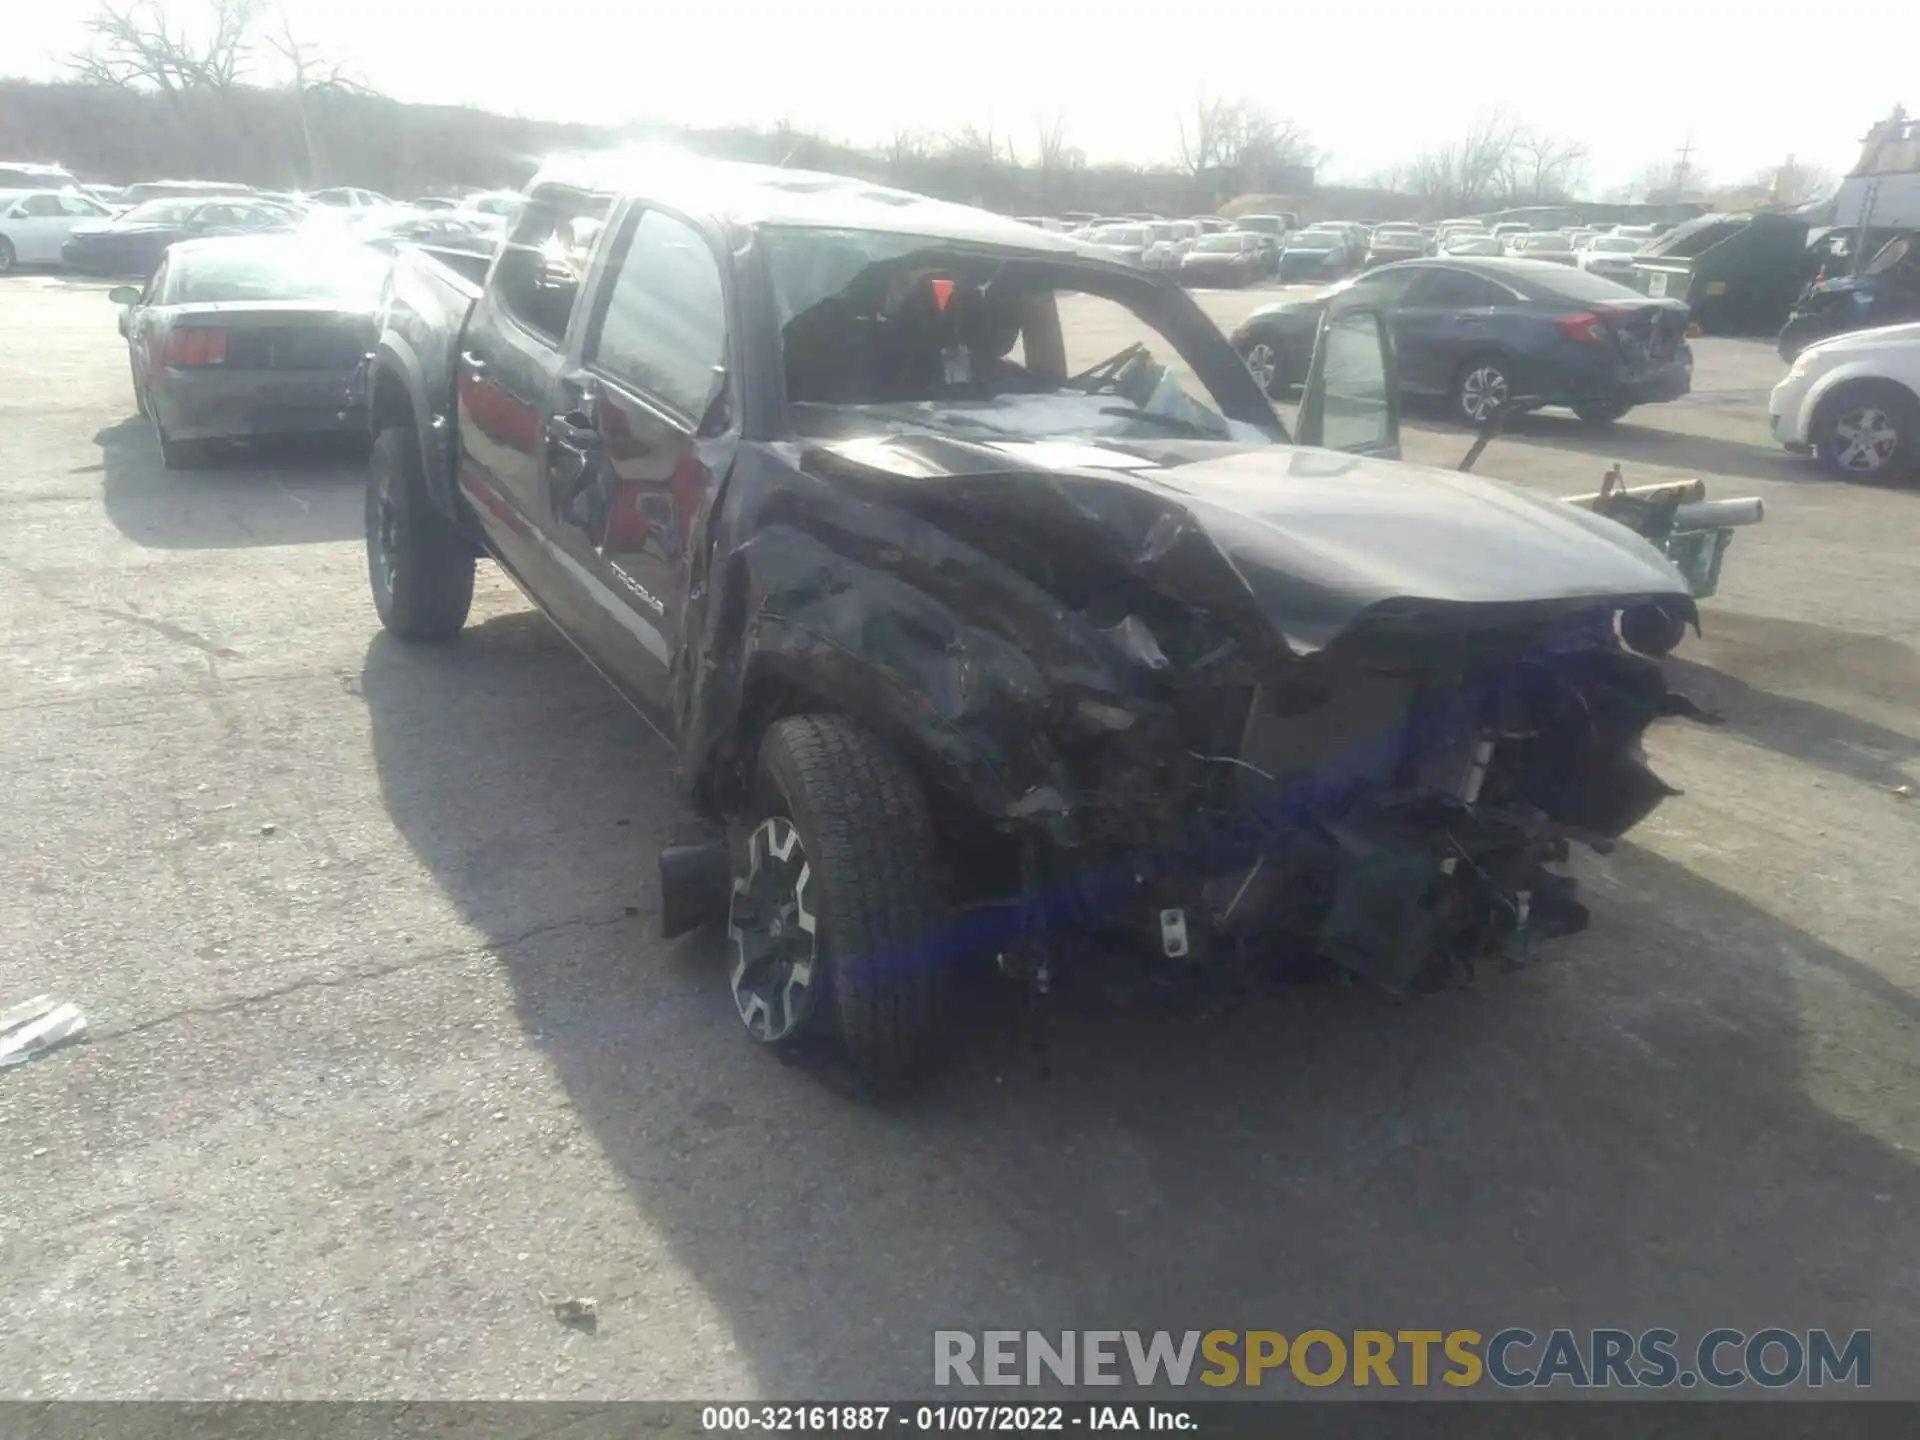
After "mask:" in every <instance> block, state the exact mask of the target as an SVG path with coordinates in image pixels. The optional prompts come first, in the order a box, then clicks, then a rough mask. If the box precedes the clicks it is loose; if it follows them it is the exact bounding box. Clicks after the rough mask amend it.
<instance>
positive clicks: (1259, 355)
mask: <svg viewBox="0 0 1920 1440" xmlns="http://www.w3.org/2000/svg"><path fill="white" fill-rule="evenodd" d="M1277 365H1278V362H1277V361H1276V360H1275V359H1274V354H1273V347H1272V346H1271V345H1267V344H1264V343H1263V344H1259V345H1255V346H1254V347H1253V348H1252V349H1251V350H1249V351H1247V369H1249V370H1251V371H1252V372H1253V378H1254V379H1256V380H1258V381H1259V382H1260V388H1261V389H1263V390H1271V389H1272V388H1273V372H1274V370H1275V369H1276V368H1277Z"/></svg>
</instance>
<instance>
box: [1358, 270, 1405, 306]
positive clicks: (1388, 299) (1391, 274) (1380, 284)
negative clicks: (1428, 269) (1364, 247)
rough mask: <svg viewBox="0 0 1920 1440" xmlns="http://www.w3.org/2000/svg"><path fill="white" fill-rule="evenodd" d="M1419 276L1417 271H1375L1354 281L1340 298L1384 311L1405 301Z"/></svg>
mask: <svg viewBox="0 0 1920 1440" xmlns="http://www.w3.org/2000/svg"><path fill="white" fill-rule="evenodd" d="M1420 275H1421V272H1420V271H1418V270H1376V271H1374V272H1373V273H1372V274H1371V275H1362V276H1361V277H1360V278H1359V279H1358V280H1356V281H1354V282H1353V284H1351V285H1349V286H1348V287H1347V288H1346V290H1345V291H1344V292H1343V293H1342V295H1341V298H1342V299H1343V300H1346V301H1347V302H1348V303H1350V304H1356V305H1376V306H1379V307H1381V308H1382V309H1385V308H1387V307H1389V306H1393V305H1398V304H1399V303H1400V302H1401V301H1402V300H1404V299H1406V298H1407V294H1408V292H1409V291H1410V290H1412V289H1413V286H1414V283H1415V282H1416V281H1417V280H1419V279H1420Z"/></svg>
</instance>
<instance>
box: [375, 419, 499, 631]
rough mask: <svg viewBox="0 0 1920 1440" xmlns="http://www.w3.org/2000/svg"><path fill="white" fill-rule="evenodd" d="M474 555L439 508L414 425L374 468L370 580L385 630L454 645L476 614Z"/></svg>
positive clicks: (389, 436) (392, 436)
mask: <svg viewBox="0 0 1920 1440" xmlns="http://www.w3.org/2000/svg"><path fill="white" fill-rule="evenodd" d="M473 569H474V555H473V548H472V547H471V546H470V545H468V544H467V542H466V540H465V539H464V538H462V536H461V535H460V533H459V532H458V531H457V530H455V529H454V528H453V525H452V523H451V522H450V521H449V520H448V519H447V518H446V517H445V516H444V515H442V514H441V513H440V512H439V511H438V510H436V509H435V508H434V505H433V499H432V497H431V496H429V495H428V494H427V483H426V475H425V473H424V471H423V470H422V468H421V461H420V441H419V438H418V437H417V435H416V434H415V433H414V430H413V427H412V426H410V425H394V426H389V427H388V428H387V429H385V430H382V431H381V432H380V437H379V438H378V439H377V440H375V441H374V442H373V453H372V455H371V456H370V457H369V458H368V461H367V579H368V581H369V583H371V585H372V587H373V606H374V609H375V610H377V611H378V612H379V614H380V623H381V624H382V625H384V626H386V628H387V629H388V630H390V631H392V632H393V633H394V634H395V635H398V636H400V637H401V638H402V639H404V640H451V639H453V637H454V636H456V635H458V634H459V633H460V630H461V627H462V626H464V625H465V624H466V623H467V612H468V611H469V610H470V609H472V608H473Z"/></svg>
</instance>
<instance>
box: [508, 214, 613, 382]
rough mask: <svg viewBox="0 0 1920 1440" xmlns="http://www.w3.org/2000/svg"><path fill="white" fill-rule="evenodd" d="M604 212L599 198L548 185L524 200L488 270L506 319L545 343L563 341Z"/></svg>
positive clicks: (591, 259)
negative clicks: (497, 254) (492, 269)
mask: <svg viewBox="0 0 1920 1440" xmlns="http://www.w3.org/2000/svg"><path fill="white" fill-rule="evenodd" d="M608 208H609V201H608V199H607V197H606V196H604V195H588V194H585V193H584V192H581V191H578V190H567V189H562V188H560V187H558V186H549V187H547V188H544V189H541V190H537V191H535V192H534V193H533V194H532V195H530V196H529V197H528V198H527V203H526V205H525V206H524V207H523V208H522V209H521V211H520V215H519V218H518V219H517V220H516V221H515V222H514V226H513V229H512V231H511V232H510V233H509V235H508V236H507V242H506V245H505V246H504V247H503V248H502V250H501V253H500V260H499V263H498V264H496V265H495V266H494V271H493V293H494V296H495V298H496V299H497V300H498V301H499V304H500V306H501V308H502V309H504V310H505V311H506V312H507V314H508V315H510V316H512V317H513V319H514V320H515V321H517V322H518V323H519V324H521V325H522V326H524V327H526V328H527V329H528V330H531V331H532V332H533V333H534V334H536V335H538V336H540V337H541V338H542V339H544V340H546V341H547V342H548V343H549V344H552V345H559V344H561V343H562V342H563V341H564V340H565V339H566V335H567V325H568V323H569V322H570V321H571V319H572V317H573V307H574V304H575V302H576V301H578V300H579V298H580V287H581V285H582V284H583V283H584V282H585V280H586V278H587V267H588V266H589V265H591V264H592V262H593V243H592V235H593V234H594V233H595V232H596V231H597V229H598V224H599V222H600V221H603V220H604V219H605V218H606V214H607V210H608ZM589 222H591V223H589Z"/></svg>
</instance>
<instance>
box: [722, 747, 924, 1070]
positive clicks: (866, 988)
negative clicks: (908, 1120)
mask: <svg viewBox="0 0 1920 1440" xmlns="http://www.w3.org/2000/svg"><path fill="white" fill-rule="evenodd" d="M949 937H950V927H949V925H948V922H947V906H946V897H945V894H944V890H943V887H942V885H941V883H940V879H939V862H938V858H937V851H936V846H935V843H934V832H933V821H932V819H931V817H930V815H929V813H928V809H927V801H926V796H925V794H924V793H923V792H922V791H921V789H920V784H919V781H918V780H917V779H916V778H915V776H914V774H913V772H912V771H911V770H910V769H908V768H907V765H906V763H905V762H904V761H902V760H901V759H900V757H899V756H898V755H897V754H895V753H894V751H893V750H892V749H891V748H890V747H889V746H887V745H886V744H884V743H883V742H882V741H881V740H879V739H878V738H877V737H876V736H874V735H873V734H872V733H870V732H869V731H868V730H866V729H865V728H864V727H863V726H861V725H859V724H858V723H856V722H854V721H852V720H848V719H846V718H844V717H842V716H838V715H799V716H792V717H789V718H787V719H784V720H780V721H777V722H776V723H775V724H774V725H773V726H772V727H771V728H770V729H769V730H768V731H767V734H766V737H765V739H764V740H763V741H762V742H761V746H760V758H759V765H758V769H757V773H756V776H755V786H754V798H753V802H752V804H751V805H750V806H749V807H748V811H747V814H746V816H745V818H744V820H743V821H742V823H741V826H740V829H739V831H738V832H737V834H736V839H735V844H734V860H733V894H732V897H731V902H730V904H729V907H728V914H727V947H728V967H729V968H728V976H729V981H730V983H731V985H732V988H733V996H734V1002H735V1004H736V1005H737V1006H738V1008H739V1011H740V1018H741V1019H742V1020H743V1021H744V1022H745V1023H746V1026H747V1029H748V1031H749V1032H750V1033H751V1034H752V1035H753V1036H754V1038H756V1039H758V1040H760V1041H762V1042H764V1043H766V1044H770V1045H791V1044H795V1043H799V1042H801V1041H804V1040H806V1039H809V1038H812V1037H817V1036H830V1035H833V1034H835V1033H837V1035H838V1038H839V1040H840V1041H841V1043H842V1044H843V1045H844V1047H845V1049H846V1054H847V1058H848V1060H849V1061H850V1062H851V1063H852V1066H853V1068H854V1070H855V1071H856V1072H857V1073H858V1074H859V1076H860V1078H861V1079H863V1080H864V1081H866V1082H867V1083H868V1084H869V1085H870V1086H873V1087H875V1088H892V1087H895V1086H897V1085H899V1084H901V1083H903V1082H906V1081H908V1080H911V1079H914V1078H917V1077H918V1076H920V1075H921V1074H924V1073H925V1069H926V1066H927V1063H928V1062H929V1061H930V1060H932V1059H933V1058H934V1055H933V1052H934V1044H935V1040H936V1037H937V1030H936V1026H937V1024H938V1021H939V1018H940V1014H941V1011H942V1010H943V1008H944V1003H945V1000H946V996H947V993H948V988H949V981H950V978H951V974H952V956H951V955H949V954H948V953H947V945H948V943H949Z"/></svg>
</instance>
